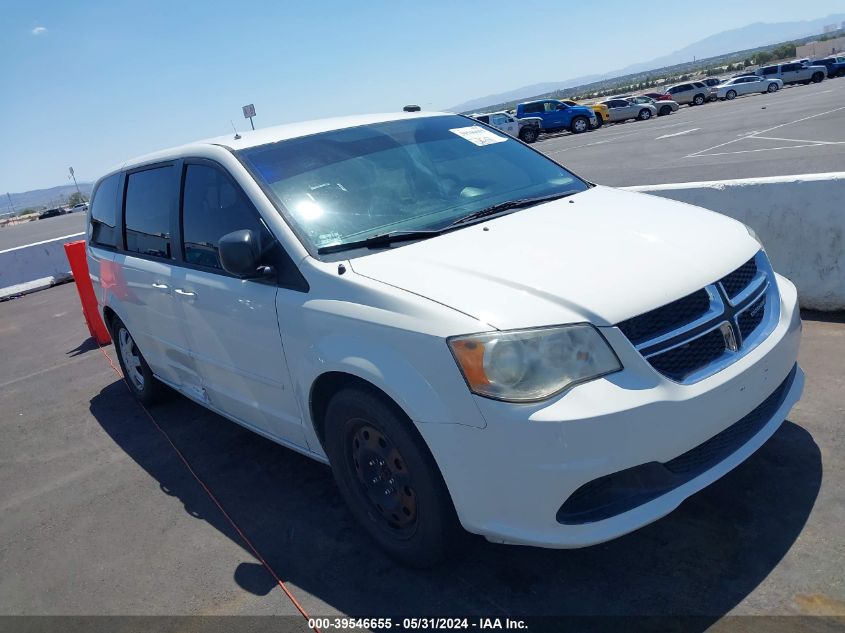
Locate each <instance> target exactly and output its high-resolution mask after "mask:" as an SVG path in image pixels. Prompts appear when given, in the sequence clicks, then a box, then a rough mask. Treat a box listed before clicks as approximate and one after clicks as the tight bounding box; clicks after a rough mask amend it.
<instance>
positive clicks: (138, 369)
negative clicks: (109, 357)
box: [111, 317, 164, 404]
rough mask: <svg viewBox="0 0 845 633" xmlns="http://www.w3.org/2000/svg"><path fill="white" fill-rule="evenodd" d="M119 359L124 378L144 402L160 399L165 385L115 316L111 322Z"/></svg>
mask: <svg viewBox="0 0 845 633" xmlns="http://www.w3.org/2000/svg"><path fill="white" fill-rule="evenodd" d="M111 330H112V336H113V339H114V346H115V349H116V351H117V360H118V362H119V363H120V369H121V371H122V372H123V378H124V379H125V381H126V384H127V385H129V390H130V391H131V392H132V395H134V396H135V397H136V398H137V399H138V400H140V401H141V402H142V403H143V404H153V403H155V402H157V401H158V400H159V398H160V397H161V395H162V392H163V389H164V387H163V385H162V384H161V383H160V382H159V381H158V380H157V379H156V377H155V376H153V372H152V370H151V369H150V366H149V365H148V364H147V361H146V359H145V358H144V355H143V354H141V350H139V349H138V346H137V345H136V344H135V340H134V339H133V338H132V335H131V334H130V333H129V330H128V329H127V328H126V326H125V325H124V324H123V321H121V320H120V318H119V317H114V318H113V319H112V323H111Z"/></svg>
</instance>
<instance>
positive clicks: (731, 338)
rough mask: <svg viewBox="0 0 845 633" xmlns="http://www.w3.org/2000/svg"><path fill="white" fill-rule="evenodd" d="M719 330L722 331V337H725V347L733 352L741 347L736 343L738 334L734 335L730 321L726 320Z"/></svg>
mask: <svg viewBox="0 0 845 633" xmlns="http://www.w3.org/2000/svg"><path fill="white" fill-rule="evenodd" d="M719 330H720V331H721V332H722V338H724V339H725V347H726V348H727V349H729V350H731V351H732V352H735V351H736V350H737V349H739V346H738V345H737V344H736V336H735V335H734V329H733V326H731V324H730V323H728V322H727V321H725V322H724V323H722V325H720V326H719Z"/></svg>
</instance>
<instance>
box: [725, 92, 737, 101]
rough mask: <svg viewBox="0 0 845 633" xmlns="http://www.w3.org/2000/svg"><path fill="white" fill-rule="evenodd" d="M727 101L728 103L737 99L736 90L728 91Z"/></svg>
mask: <svg viewBox="0 0 845 633" xmlns="http://www.w3.org/2000/svg"><path fill="white" fill-rule="evenodd" d="M725 99H727V100H728V101H733V100H734V99H736V90H728V91H727V92H726V93H725Z"/></svg>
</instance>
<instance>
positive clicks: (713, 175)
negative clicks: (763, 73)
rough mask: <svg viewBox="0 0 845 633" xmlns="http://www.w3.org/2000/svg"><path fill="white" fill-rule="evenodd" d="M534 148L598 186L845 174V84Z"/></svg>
mask: <svg viewBox="0 0 845 633" xmlns="http://www.w3.org/2000/svg"><path fill="white" fill-rule="evenodd" d="M534 147H536V148H537V149H539V150H540V151H542V152H544V153H546V154H548V155H549V156H550V157H551V158H553V159H555V160H556V161H558V162H560V163H562V164H563V165H565V166H567V167H569V168H570V169H572V170H573V171H575V173H577V174H579V175H580V176H583V177H584V178H587V179H588V180H591V181H593V182H596V183H599V184H602V185H609V186H618V187H621V186H635V185H656V184H662V183H670V182H696V181H702V180H724V179H731V178H757V177H763V176H782V175H792V174H811V173H822V172H832V171H843V170H845V80H843V79H831V80H825V81H823V82H821V83H819V84H811V85H809V86H804V85H797V86H791V87H786V88H784V89H782V90H780V91H779V92H776V93H773V94H765V95H762V94H755V95H747V96H743V97H738V98H737V99H735V100H733V101H716V102H711V103H707V104H705V105H703V106H698V107H687V106H681V108H680V109H679V110H678V111H677V112H676V113H674V114H671V115H669V116H664V117H656V118H653V119H651V120H649V121H629V122H627V123H623V124H614V125H607V126H604V127H602V128H599V129H598V130H593V131H591V132H588V133H585V134H577V135H575V134H570V133H568V132H567V133H563V134H558V135H554V136H550V137H547V138H545V139H542V140H540V141H539V142H537V143H536V144H535V145H534Z"/></svg>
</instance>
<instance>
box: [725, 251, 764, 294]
mask: <svg viewBox="0 0 845 633" xmlns="http://www.w3.org/2000/svg"><path fill="white" fill-rule="evenodd" d="M756 274H757V262H756V261H754V258H753V257H752V258H751V259H749V260H748V261H747V262H745V263H744V264H743V265H742V266H740V267H739V268H737V269H736V270H735V271H733V272H732V273H731V274H729V275H726V276H725V277H723V278H722V279H721V284H722V288H724V289H725V294H727V295H728V299H733V298H734V297H736V296H738V295H739V293H741V292H742V291H743V290H745V289H746V288H747V287H748V284H750V283H751V280H752V279H754V276H755V275H756Z"/></svg>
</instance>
